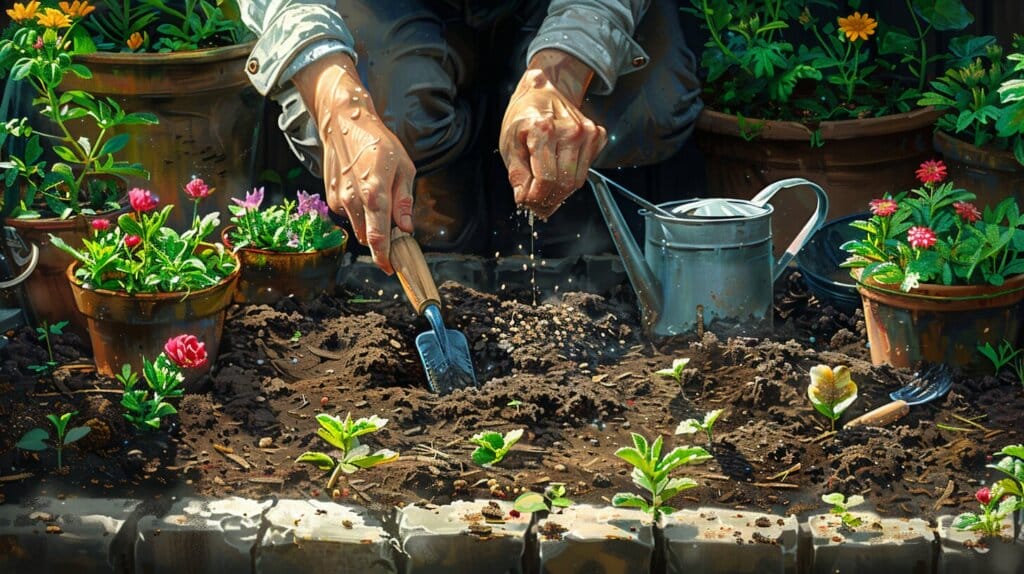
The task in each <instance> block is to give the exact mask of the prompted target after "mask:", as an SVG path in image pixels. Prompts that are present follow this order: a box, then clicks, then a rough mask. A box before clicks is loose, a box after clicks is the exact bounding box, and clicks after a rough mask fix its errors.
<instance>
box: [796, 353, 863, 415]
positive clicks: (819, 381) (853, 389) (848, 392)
mask: <svg viewBox="0 0 1024 574" xmlns="http://www.w3.org/2000/svg"><path fill="white" fill-rule="evenodd" d="M807 397H808V398H810V399H811V403H812V404H814V408H815V409H816V410H817V411H818V412H819V413H821V414H823V415H825V416H826V417H828V420H829V421H830V422H831V423H832V430H836V421H837V420H839V417H840V416H842V414H843V411H845V410H846V409H847V407H849V406H850V405H851V404H853V401H855V400H856V399H857V385H856V383H854V382H853V379H852V378H850V369H849V367H846V366H845V365H840V366H838V367H836V368H835V370H833V369H832V368H831V367H829V366H826V365H818V366H816V367H811V384H810V386H808V387H807Z"/></svg>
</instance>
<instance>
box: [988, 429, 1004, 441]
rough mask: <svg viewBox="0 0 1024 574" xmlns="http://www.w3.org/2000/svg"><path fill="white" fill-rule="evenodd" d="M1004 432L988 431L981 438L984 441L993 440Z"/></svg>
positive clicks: (1000, 430) (998, 430)
mask: <svg viewBox="0 0 1024 574" xmlns="http://www.w3.org/2000/svg"><path fill="white" fill-rule="evenodd" d="M1004 432H1006V431H1005V430H1003V429H996V430H990V431H988V432H987V433H985V436H984V437H983V438H984V439H985V440H989V439H993V438H995V437H997V436H999V435H1001V434H1003V433H1004Z"/></svg>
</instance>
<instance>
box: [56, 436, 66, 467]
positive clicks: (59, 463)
mask: <svg viewBox="0 0 1024 574" xmlns="http://www.w3.org/2000/svg"><path fill="white" fill-rule="evenodd" d="M57 440H58V441H60V442H63V441H61V438H60V437H57ZM63 452H64V447H63V446H61V445H60V444H58V445H57V470H60V469H61V468H63V464H62V463H63V461H62V460H61V455H62V454H63Z"/></svg>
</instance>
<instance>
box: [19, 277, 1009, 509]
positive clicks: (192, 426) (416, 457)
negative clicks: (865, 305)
mask: <svg viewBox="0 0 1024 574" xmlns="http://www.w3.org/2000/svg"><path fill="white" fill-rule="evenodd" d="M783 283H784V284H783V286H782V288H781V289H780V292H779V293H778V296H777V298H776V302H777V305H776V320H775V323H776V330H775V333H774V334H773V336H772V337H771V338H767V339H755V338H743V337H735V338H731V339H729V340H721V339H719V338H718V337H716V336H715V335H713V334H710V333H706V334H704V335H703V336H701V337H697V336H688V337H679V338H675V339H672V340H669V341H663V342H660V343H658V344H654V343H652V342H649V341H647V340H645V339H644V338H643V337H642V336H641V334H640V332H639V327H638V318H637V312H636V307H635V303H634V301H633V300H632V298H631V295H630V294H629V291H628V289H623V290H622V291H621V292H620V293H618V294H616V295H615V296H614V297H612V298H610V299H606V298H602V297H599V296H597V295H592V294H586V293H565V294H563V295H561V296H560V297H558V298H557V299H552V300H550V301H547V302H544V303H542V304H538V305H533V304H531V303H530V302H529V301H530V299H531V298H530V297H528V296H524V297H522V298H521V300H516V299H508V298H505V299H499V298H498V297H496V296H495V295H491V294H486V293H480V292H476V291H473V290H470V289H467V288H465V287H462V286H460V285H458V284H454V283H448V284H445V285H443V286H442V288H441V292H442V295H443V297H444V298H445V303H446V309H445V313H446V317H447V320H448V322H449V327H450V328H455V329H459V330H461V331H462V332H464V333H465V334H466V336H467V337H468V340H469V345H470V349H471V350H472V352H473V355H474V356H473V359H474V362H475V365H476V369H477V377H478V379H480V381H481V382H482V383H483V384H482V386H481V387H480V388H478V389H469V390H458V391H455V392H454V393H452V394H450V395H448V396H445V397H439V396H437V395H435V394H433V393H432V392H430V391H429V390H428V389H427V388H426V383H425V377H424V372H423V369H422V367H421V365H420V363H419V359H418V356H417V354H416V350H415V346H414V338H415V336H416V335H417V334H418V333H420V332H422V331H425V330H427V328H428V326H427V324H426V322H425V321H424V320H423V319H420V318H417V317H415V316H414V315H413V314H412V312H411V310H410V308H409V306H408V305H407V304H406V303H405V301H404V299H400V298H398V299H388V300H385V301H378V300H367V299H365V298H364V297H366V296H368V295H367V294H355V293H346V292H341V291H340V290H339V292H338V293H337V294H336V296H334V297H327V296H325V297H322V298H320V299H319V300H317V301H314V302H313V303H311V304H309V305H299V304H296V303H294V302H292V301H290V300H285V301H282V302H280V303H278V304H277V305H275V306H273V307H271V306H235V307H232V308H231V309H229V313H228V320H227V322H226V327H225V333H224V340H223V342H222V347H221V357H220V360H219V362H218V365H217V366H216V367H215V370H214V372H213V374H212V377H211V378H210V379H209V380H208V381H207V386H206V389H207V392H205V393H203V394H193V395H188V396H186V397H185V398H184V399H182V400H181V401H180V404H179V405H178V407H179V411H180V412H179V415H178V417H177V418H176V419H175V418H174V417H172V419H171V421H170V424H165V426H164V428H163V429H162V430H161V431H160V432H155V433H141V434H140V433H136V432H134V431H133V430H131V429H130V427H128V426H127V425H126V424H125V422H124V421H123V419H122V418H121V414H120V406H119V405H118V404H117V403H118V401H119V400H120V395H119V393H118V391H117V389H118V385H117V383H116V382H115V381H110V380H101V379H99V378H97V377H96V375H95V373H94V372H93V371H90V370H89V368H88V366H87V358H85V360H83V358H82V357H80V351H79V349H80V348H81V344H80V342H79V341H75V340H73V337H71V336H68V337H65V338H63V339H62V340H61V341H59V342H58V344H57V346H56V352H57V358H58V360H59V361H60V362H61V363H62V364H63V365H64V367H62V368H61V369H60V370H59V371H58V373H57V375H56V376H55V377H54V378H36V377H34V376H31V375H29V374H28V373H30V372H31V371H30V370H29V369H28V366H29V365H31V364H42V363H43V362H45V360H46V351H45V346H40V344H39V342H38V341H36V340H35V338H34V336H33V333H32V331H31V330H30V329H27V328H26V329H24V330H22V331H19V332H17V333H12V334H11V336H12V341H11V343H10V344H9V345H8V346H7V348H6V349H4V350H2V351H0V378H2V379H3V380H5V381H6V382H4V383H3V384H0V416H3V420H5V421H6V424H5V425H4V428H3V430H2V431H0V500H2V499H3V498H6V500H7V501H9V502H10V501H12V500H17V499H18V498H19V497H22V496H29V495H36V494H43V493H45V494H48V495H61V494H65V495H73V494H76V493H88V494H92V495H98V494H106V493H109V495H112V496H119V497H125V496H141V497H152V496H163V495H169V494H170V493H174V494H175V495H181V494H189V493H193V494H199V495H208V496H224V495H242V496H252V497H265V496H270V495H276V496H287V497H302V498H304V497H314V498H324V499H327V498H331V497H334V498H337V499H341V500H342V501H347V502H355V503H359V504H364V505H369V506H371V507H379V506H384V505H390V504H403V503H415V502H419V501H422V500H428V501H431V502H434V503H443V502H446V501H449V500H451V499H453V498H479V497H484V498H487V497H498V498H514V497H515V496H516V493H517V492H518V491H520V490H521V489H535V490H539V489H542V488H543V486H544V485H545V484H547V483H548V482H552V481H554V482H564V483H567V484H568V486H569V495H570V497H571V498H573V499H574V500H577V501H586V502H594V503H608V502H610V500H611V497H612V496H613V494H614V493H615V492H618V491H623V490H634V487H633V485H632V484H631V483H630V479H629V469H628V468H627V466H626V465H625V463H623V462H622V461H621V460H620V459H618V458H616V457H615V456H614V452H615V450H616V449H617V448H619V447H620V446H624V445H627V444H630V442H631V441H630V436H629V435H630V432H638V433H641V434H644V435H646V436H648V437H652V438H653V437H654V436H655V435H659V434H660V435H663V436H665V437H666V441H667V445H669V446H675V445H680V444H692V443H697V444H702V443H703V441H704V437H703V436H700V435H680V436H674V435H673V432H674V430H675V427H676V425H677V424H678V423H679V422H680V421H681V420H683V419H685V418H690V417H697V418H699V417H701V416H703V414H704V413H705V412H707V411H709V410H711V409H716V408H723V409H725V414H724V415H723V416H722V417H721V418H720V419H719V421H718V423H717V425H716V426H715V429H714V444H713V445H711V447H710V450H711V452H712V453H713V454H714V457H715V458H714V460H712V461H710V462H708V463H705V464H703V465H698V466H692V467H684V468H683V469H682V472H681V473H680V474H683V475H687V476H691V477H693V478H695V479H696V480H697V481H698V483H699V484H700V487H699V488H696V489H692V490H689V491H687V492H685V493H684V495H683V496H682V497H681V498H682V499H684V500H682V501H677V504H676V506H696V505H699V504H700V505H721V506H727V507H730V508H748V509H757V510H774V511H776V512H789V513H795V514H804V513H809V512H813V511H821V510H823V509H824V504H823V503H822V502H821V501H820V496H821V495H822V494H825V493H827V492H832V491H841V492H844V493H846V494H854V493H861V494H865V495H866V496H867V498H868V500H869V501H870V503H871V504H872V505H874V507H875V508H876V509H877V510H878V511H880V512H882V513H883V514H887V515H895V516H909V515H918V516H923V517H933V516H935V515H938V514H943V513H951V512H952V513H955V512H958V511H960V510H966V509H968V508H971V507H973V493H974V491H975V490H976V488H977V486H978V484H979V483H980V482H983V481H987V480H989V479H991V474H990V472H989V471H987V470H986V469H985V468H984V466H985V464H986V461H988V460H990V456H989V455H991V454H992V453H994V452H995V451H997V450H998V449H1000V448H1001V447H1002V446H1004V445H1006V444H1012V443H1019V442H1022V441H1024V437H1022V434H1024V428H1022V424H1021V423H1020V421H1019V418H1018V417H1019V414H1020V412H1021V410H1022V408H1024V390H1022V388H1021V385H1020V384H1019V383H1017V382H1016V381H1015V380H1010V379H1008V378H1005V379H1001V378H995V377H992V376H982V377H974V378H969V377H965V376H961V375H957V377H956V381H955V384H954V386H953V389H952V391H951V392H950V393H949V394H948V395H947V396H946V397H945V398H943V399H940V400H938V401H935V402H934V403H932V404H927V405H922V406H917V407H913V408H912V409H911V413H910V415H909V416H907V417H905V418H904V419H902V420H900V421H899V422H898V423H896V424H894V425H892V426H891V427H888V428H859V429H851V430H839V431H838V432H836V433H830V432H828V431H829V425H828V421H827V420H825V419H824V418H822V417H821V416H820V415H818V414H817V413H816V412H815V411H814V409H813V408H812V406H811V404H810V403H809V401H808V400H807V397H806V386H807V384H808V382H809V378H808V369H810V367H812V366H814V365H817V364H820V363H824V364H828V365H832V366H835V365H839V364H845V365H848V366H849V367H850V368H851V370H852V372H853V376H854V380H855V381H856V382H857V383H858V385H859V388H860V398H859V399H858V400H857V401H856V402H855V403H854V405H853V406H852V407H851V409H850V411H849V412H848V414H846V415H845V416H844V419H843V420H849V419H850V418H853V417H854V416H856V415H859V414H861V413H864V412H866V411H868V410H870V409H872V408H875V407H877V406H880V405H881V404H884V403H885V402H887V401H888V396H887V395H888V393H889V392H890V391H892V390H894V389H896V388H898V387H899V386H901V385H903V384H904V383H906V382H908V381H909V380H911V379H912V377H913V373H912V372H909V371H906V370H897V369H893V368H890V367H887V366H881V367H874V366H872V365H871V363H870V357H869V354H868V351H867V349H866V347H865V341H866V339H865V335H864V332H863V321H862V318H861V317H860V315H859V313H858V314H857V316H854V317H848V316H845V315H843V314H841V313H839V312H837V311H835V310H834V309H831V308H822V307H821V305H820V304H818V302H817V301H816V300H815V299H814V298H813V297H810V296H809V295H807V294H806V293H805V292H804V289H803V284H802V281H801V280H800V279H799V275H798V274H795V273H794V274H792V275H791V276H790V278H789V280H788V282H783ZM369 296H370V297H372V296H373V295H369ZM679 357H689V358H690V364H689V368H687V369H686V370H685V371H684V372H683V377H682V384H681V385H680V384H679V383H677V382H676V381H675V380H673V379H671V378H663V377H659V376H657V375H655V374H654V373H655V371H657V370H658V369H661V368H665V367H668V366H670V365H671V363H672V360H673V359H674V358H679ZM513 401H519V403H520V404H519V405H518V406H515V405H516V403H515V402H513ZM322 404H326V406H325V407H321V405H322ZM70 410H77V411H79V415H78V416H77V417H76V418H75V419H73V423H75V424H88V425H89V426H91V427H92V428H93V432H92V433H91V434H90V435H89V436H87V437H86V439H84V440H83V441H81V443H79V444H78V445H75V446H74V447H71V448H69V449H67V452H66V453H65V455H64V459H65V461H66V464H67V465H68V467H69V468H70V470H65V472H64V473H57V472H56V471H55V469H54V467H55V455H54V454H53V453H52V452H45V453H42V454H41V456H37V455H34V454H29V453H25V452H23V451H21V450H18V449H16V448H14V443H15V442H16V441H17V440H18V438H19V437H20V436H21V435H22V434H23V433H24V432H25V431H27V430H29V429H30V428H32V427H36V426H44V427H45V426H46V425H48V423H47V422H46V421H45V415H46V414H48V413H53V412H66V411H70ZM319 412H328V413H332V414H337V415H339V416H341V417H344V416H345V414H346V413H349V412H351V413H352V414H353V416H355V417H358V416H368V415H371V414H377V415H379V416H381V417H384V418H386V419H388V423H387V426H386V427H385V429H384V430H383V431H381V432H379V433H376V434H374V435H370V436H368V437H365V438H366V439H367V440H366V441H365V442H367V443H369V444H370V445H371V446H372V447H374V448H390V449H393V450H396V451H398V452H400V453H401V458H400V459H399V460H398V461H397V462H394V463H392V464H389V465H385V466H381V467H377V468H374V469H370V470H365V471H360V472H359V473H357V474H354V475H350V476H348V477H347V480H346V479H345V478H343V479H342V480H341V481H340V482H339V484H338V486H337V488H336V489H332V491H330V492H328V491H326V490H325V488H324V485H325V483H326V477H325V476H324V474H323V473H322V472H320V471H318V470H316V469H314V468H312V467H308V466H302V465H294V464H293V463H292V461H293V460H294V459H295V458H296V457H297V456H298V455H300V454H302V453H303V452H305V451H307V450H329V447H328V446H327V445H326V444H325V443H324V442H323V441H321V440H320V439H319V438H318V437H317V436H316V429H317V425H316V421H315V420H314V418H313V417H314V416H315V415H316V414H317V413H319ZM957 417H959V418H957ZM964 419H968V420H964ZM969 421H972V422H969ZM940 424H941V425H944V426H946V427H947V428H957V429H961V430H946V429H943V428H940V427H939V426H938V425H940ZM513 428H524V429H526V433H525V435H524V437H523V440H522V441H521V442H520V443H519V444H518V445H517V446H516V447H515V448H514V449H513V451H512V453H511V454H510V455H509V456H508V457H506V459H505V460H504V461H502V462H501V463H499V464H498V465H496V467H494V468H490V469H488V468H482V467H479V466H476V465H475V464H473V462H472V461H471V460H470V456H469V455H470V452H471V451H472V449H473V447H472V445H470V444H469V443H468V442H467V438H468V437H469V436H471V435H472V434H474V433H476V432H479V431H482V430H488V429H491V430H500V431H507V430H510V429H513ZM261 444H262V445H263V447H261V446H260V445H261ZM18 475H23V476H25V477H26V478H21V479H19V478H18ZM11 477H14V478H13V479H12V478H11Z"/></svg>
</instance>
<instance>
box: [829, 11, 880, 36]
mask: <svg viewBox="0 0 1024 574" xmlns="http://www.w3.org/2000/svg"><path fill="white" fill-rule="evenodd" d="M877 27H878V22H877V21H875V19H874V18H872V17H871V16H868V15H867V14H861V13H860V12H854V13H853V14H850V15H849V16H847V17H846V18H840V19H839V31H840V32H842V33H843V34H846V37H847V38H848V39H849V40H850V41H851V42H853V41H856V40H857V39H858V38H860V39H861V40H867V39H868V36H870V35H872V34H874V33H875V28H877Z"/></svg>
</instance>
